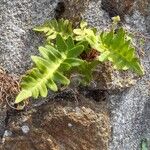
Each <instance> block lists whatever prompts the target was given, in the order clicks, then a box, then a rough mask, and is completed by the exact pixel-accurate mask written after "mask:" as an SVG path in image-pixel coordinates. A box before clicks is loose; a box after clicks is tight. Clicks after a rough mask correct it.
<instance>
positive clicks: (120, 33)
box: [15, 18, 144, 103]
mask: <svg viewBox="0 0 150 150" xmlns="http://www.w3.org/2000/svg"><path fill="white" fill-rule="evenodd" d="M118 21H119V18H114V21H113V26H115V25H116V24H117V22H118ZM34 30H35V31H38V32H43V33H44V34H45V36H46V38H47V41H48V42H47V44H46V45H45V46H43V47H42V46H41V47H39V52H40V54H41V56H32V57H31V58H32V60H33V62H34V63H35V68H33V69H31V70H30V71H28V72H27V74H26V75H25V76H24V77H23V78H22V82H21V92H20V93H19V95H18V96H17V98H16V101H15V102H16V103H19V102H21V101H23V100H25V99H27V98H29V97H34V98H38V97H39V96H42V97H46V96H47V93H48V89H51V90H52V91H57V90H58V86H57V85H58V83H60V84H62V85H68V84H69V83H70V80H69V79H68V78H67V77H66V76H65V75H66V74H69V73H71V71H73V70H74V69H76V70H77V71H78V72H79V73H80V74H81V75H82V77H83V83H84V84H87V83H89V82H90V81H91V79H92V71H93V68H94V67H96V66H97V64H99V63H101V62H104V61H111V62H112V63H113V65H114V67H115V68H116V69H122V70H127V69H130V70H133V71H134V72H136V73H138V74H139V75H142V74H144V71H143V68H142V66H141V65H140V62H139V60H138V59H137V57H136V55H135V48H134V46H133V45H132V42H131V40H129V38H128V37H127V34H126V32H125V30H124V29H123V28H120V29H118V30H117V31H116V32H114V29H111V30H110V31H109V32H108V31H105V32H101V33H99V32H97V30H96V29H95V28H88V27H87V23H86V22H83V21H82V22H81V24H80V28H77V29H74V30H73V29H72V24H71V23H70V22H69V21H68V20H63V19H61V20H58V21H56V20H52V21H49V22H46V23H44V24H43V25H42V26H38V27H36V28H34ZM91 49H94V50H96V53H95V54H94V57H91V58H92V59H90V60H88V59H85V60H82V59H81V58H82V55H81V54H84V53H85V54H92V51H91ZM83 51H84V53H83ZM90 52H91V53H90ZM95 56H96V57H95Z"/></svg>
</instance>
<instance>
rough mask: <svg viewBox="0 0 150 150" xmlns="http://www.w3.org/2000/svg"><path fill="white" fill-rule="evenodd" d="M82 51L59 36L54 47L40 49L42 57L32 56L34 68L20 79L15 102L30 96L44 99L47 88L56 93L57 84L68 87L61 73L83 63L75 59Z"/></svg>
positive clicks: (70, 39) (81, 48) (48, 46)
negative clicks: (18, 91)
mask: <svg viewBox="0 0 150 150" xmlns="http://www.w3.org/2000/svg"><path fill="white" fill-rule="evenodd" d="M68 41H69V42H68ZM83 49H84V46H83V45H75V44H74V42H73V39H72V38H71V37H69V38H68V39H67V40H63V38H62V36H61V35H59V34H58V35H57V37H56V46H55V47H53V46H51V45H46V46H44V47H40V48H39V51H40V54H41V55H42V56H41V57H39V56H32V60H33V62H34V63H35V65H36V67H35V68H34V69H32V70H31V71H29V72H28V73H27V75H26V76H25V77H23V78H22V82H21V88H22V89H21V92H20V93H19V95H18V96H17V98H16V101H15V102H16V103H19V102H21V101H23V100H24V99H27V98H29V97H31V96H33V97H34V98H38V97H39V96H42V97H46V96H47V93H48V90H47V89H48V88H49V89H51V90H52V91H57V89H58V88H57V85H56V83H57V82H59V83H61V84H63V85H68V84H69V83H70V81H69V79H68V78H67V77H66V76H64V74H63V73H64V71H66V70H69V69H70V68H71V67H74V66H79V65H81V64H82V63H83V60H80V59H79V58H77V57H78V56H79V55H80V54H81V53H82V51H83Z"/></svg>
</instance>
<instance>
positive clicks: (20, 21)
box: [0, 0, 150, 150]
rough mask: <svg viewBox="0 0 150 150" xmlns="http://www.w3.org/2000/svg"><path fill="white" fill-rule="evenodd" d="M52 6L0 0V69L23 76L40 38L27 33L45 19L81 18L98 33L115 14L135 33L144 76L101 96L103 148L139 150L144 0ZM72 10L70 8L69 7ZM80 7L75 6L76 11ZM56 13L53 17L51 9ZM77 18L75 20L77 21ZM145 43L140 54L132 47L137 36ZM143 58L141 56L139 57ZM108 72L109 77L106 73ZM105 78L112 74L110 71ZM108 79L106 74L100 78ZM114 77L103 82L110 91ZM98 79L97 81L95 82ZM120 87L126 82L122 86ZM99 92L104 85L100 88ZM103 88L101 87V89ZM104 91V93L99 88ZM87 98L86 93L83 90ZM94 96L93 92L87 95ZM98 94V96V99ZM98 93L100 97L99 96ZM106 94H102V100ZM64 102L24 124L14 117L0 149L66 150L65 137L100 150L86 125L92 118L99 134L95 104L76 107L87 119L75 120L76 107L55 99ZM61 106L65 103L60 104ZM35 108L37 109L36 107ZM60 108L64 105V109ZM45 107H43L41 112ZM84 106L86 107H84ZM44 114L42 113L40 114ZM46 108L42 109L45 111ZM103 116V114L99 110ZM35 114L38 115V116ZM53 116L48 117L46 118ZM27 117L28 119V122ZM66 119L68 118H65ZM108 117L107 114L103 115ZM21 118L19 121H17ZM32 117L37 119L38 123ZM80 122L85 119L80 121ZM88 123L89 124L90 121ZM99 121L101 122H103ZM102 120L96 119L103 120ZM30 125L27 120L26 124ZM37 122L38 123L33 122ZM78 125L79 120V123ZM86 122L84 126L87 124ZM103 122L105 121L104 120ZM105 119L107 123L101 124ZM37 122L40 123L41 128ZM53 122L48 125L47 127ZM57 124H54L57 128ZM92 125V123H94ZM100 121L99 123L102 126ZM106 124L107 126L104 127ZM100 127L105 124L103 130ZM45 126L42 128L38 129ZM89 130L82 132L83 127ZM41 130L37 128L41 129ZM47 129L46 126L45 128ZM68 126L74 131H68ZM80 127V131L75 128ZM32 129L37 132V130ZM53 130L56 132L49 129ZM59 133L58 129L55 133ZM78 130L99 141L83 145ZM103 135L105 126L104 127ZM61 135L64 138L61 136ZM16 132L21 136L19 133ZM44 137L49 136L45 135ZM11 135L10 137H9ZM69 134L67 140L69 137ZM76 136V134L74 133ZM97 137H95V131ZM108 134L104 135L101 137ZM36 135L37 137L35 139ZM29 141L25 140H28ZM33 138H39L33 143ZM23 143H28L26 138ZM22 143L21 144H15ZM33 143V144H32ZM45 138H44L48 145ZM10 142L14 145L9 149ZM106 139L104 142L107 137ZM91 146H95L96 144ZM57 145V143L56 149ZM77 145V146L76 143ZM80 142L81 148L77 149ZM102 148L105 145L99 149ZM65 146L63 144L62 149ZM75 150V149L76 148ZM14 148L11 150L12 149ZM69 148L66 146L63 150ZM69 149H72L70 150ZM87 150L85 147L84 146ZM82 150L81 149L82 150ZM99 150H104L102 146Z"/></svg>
mask: <svg viewBox="0 0 150 150" xmlns="http://www.w3.org/2000/svg"><path fill="white" fill-rule="evenodd" d="M57 3H58V1H57V0H41V1H39V0H35V1H31V0H22V1H19V0H13V1H9V0H1V1H0V35H1V37H0V65H2V66H3V67H5V68H6V69H7V70H8V71H9V72H10V73H16V74H22V73H23V72H25V70H26V69H27V68H30V66H31V61H30V55H31V54H35V53H37V47H38V45H40V43H41V42H42V38H39V37H40V36H38V35H36V34H35V33H34V32H32V28H33V27H34V26H35V25H37V24H41V23H43V22H44V21H45V20H47V19H51V18H53V17H54V16H55V17H57V18H59V17H63V16H64V17H66V18H71V19H73V21H74V22H75V24H76V22H77V21H78V20H80V19H81V18H84V19H85V20H87V21H88V23H89V24H90V25H91V26H94V27H97V28H99V29H107V28H108V27H109V26H110V22H111V19H110V18H111V17H112V16H114V15H118V14H119V15H120V16H121V19H122V25H123V26H125V27H126V28H127V29H128V30H129V31H132V32H135V34H136V40H135V43H136V45H137V47H138V50H137V52H138V53H139V54H142V56H140V57H141V61H142V64H143V65H144V68H145V70H146V74H145V76H144V77H142V78H141V79H139V80H138V81H137V83H136V84H135V85H134V86H132V87H130V88H128V89H126V90H124V91H122V92H118V93H113V92H111V93H109V94H108V95H107V102H108V103H107V105H109V107H110V110H111V126H112V139H111V141H110V144H109V149H110V150H129V149H130V150H138V149H139V148H140V142H141V140H142V139H143V138H150V118H149V116H150V111H149V110H150V103H149V102H150V95H149V93H150V90H149V87H150V76H149V74H150V40H149V39H150V38H149V37H150V2H149V0H142V1H141V0H102V1H101V0H84V1H80V0H78V1H77V0H71V1H69V0H66V1H65V0H64V1H61V3H59V7H58V6H56V5H57ZM74 5H76V6H75V7H74ZM79 5H81V6H79ZM56 7H57V9H56V14H55V13H54V12H55V8H56ZM80 15H81V18H80ZM141 36H142V37H144V38H146V42H145V46H144V51H141V49H143V48H142V47H141V46H140V45H138V43H140V40H139V38H140V37H141ZM144 53H145V54H144ZM108 73H109V72H108ZM110 73H114V72H111V71H110ZM104 75H109V74H104ZM113 77H114V78H112V76H111V77H110V78H108V79H110V80H106V82H111V84H110V86H113V87H114V89H116V87H117V86H118V85H119V84H120V83H119V84H118V81H117V80H116V79H117V78H118V79H119V81H120V80H121V81H122V82H124V81H123V80H124V78H123V77H122V75H121V74H120V73H119V74H117V73H114V76H113ZM98 78H100V76H98V77H97V78H96V79H98ZM100 83H102V84H103V82H101V81H100V82H99V84H98V85H97V88H100V89H101V88H102V87H101V84H100ZM125 84H126V81H125ZM123 85H124V83H123ZM103 87H104V86H103ZM102 89H103V88H102ZM103 90H104V89H103ZM83 92H85V93H87V91H83ZM93 93H94V94H96V92H95V91H94V92H93ZM93 93H90V94H89V95H92V97H93V96H94V94H93ZM99 93H100V92H99V91H98V94H99ZM100 94H101V93H100ZM105 96H106V95H105V94H104V97H105ZM61 98H62V99H64V102H62V103H64V104H63V105H61V104H62V103H60V101H59V102H57V103H55V102H52V103H50V104H48V105H47V106H41V108H40V109H39V111H37V113H31V116H30V114H28V115H25V118H21V120H28V121H27V122H25V123H26V124H24V121H21V122H19V120H18V119H19V118H20V116H16V117H14V118H11V119H12V121H11V123H10V127H9V128H8V129H13V131H14V132H13V136H12V137H8V138H6V139H3V140H6V142H5V143H4V144H3V146H2V148H3V149H8V150H10V149H11V148H12V147H10V145H12V144H13V145H14V149H17V148H21V146H23V147H25V148H27V149H38V148H37V147H34V146H35V144H33V143H34V142H35V143H36V144H37V146H38V147H40V148H41V150H43V149H44V148H47V146H48V148H49V149H65V148H64V147H66V145H67V144H68V143H67V142H66V141H67V140H66V138H64V137H65V136H66V137H67V139H68V138H70V139H71V140H70V143H69V144H70V145H69V146H74V145H75V143H74V141H75V140H74V138H77V139H80V140H81V142H80V144H79V141H77V143H78V146H79V147H78V148H79V149H80V148H81V147H83V148H84V145H86V146H91V147H90V148H91V149H92V148H93V145H94V146H95V147H94V148H95V149H96V150H97V149H98V150H100V148H101V147H99V146H100V145H98V144H99V143H101V141H102V140H101V139H102V137H103V136H99V135H98V134H96V133H95V130H94V131H93V130H91V128H90V127H91V126H92V125H91V126H90V125H89V124H92V119H93V120H94V118H96V121H95V122H94V123H95V126H94V127H95V129H97V130H98V131H101V129H102V128H98V127H101V124H99V121H98V120H99V119H100V118H99V114H103V113H101V112H99V111H100V110H101V106H103V105H100V104H97V103H94V105H93V106H94V107H96V110H95V109H94V108H93V107H92V108H91V106H92V104H91V103H92V102H91V103H90V101H88V103H90V104H89V106H87V105H86V106H87V107H85V106H84V107H85V108H86V109H85V112H83V108H82V107H77V109H76V111H77V112H80V111H81V112H82V115H85V116H87V117H86V118H85V117H81V118H78V117H77V116H78V113H77V114H76V113H75V111H73V109H75V107H76V105H75V104H73V103H72V102H69V104H68V101H67V97H63V96H62V97H61ZM96 98H97V96H96V95H95V100H96V101H98V100H97V99H96ZM66 103H67V104H66ZM37 105H38V104H37ZM52 105H54V106H55V109H54V108H53V107H52ZM64 105H65V106H64ZM47 107H48V108H47ZM67 107H69V109H71V111H69V112H68V108H67ZM89 107H90V108H89ZM63 108H64V109H65V110H66V109H67V110H66V111H67V114H64V112H63V113H62V109H63ZM44 109H45V111H44ZM47 109H48V110H47ZM89 110H90V112H91V115H92V117H93V118H92V117H91V118H89V117H90V115H87V111H89ZM43 111H44V112H45V113H44V114H45V116H48V117H47V118H44V116H43V115H44V114H43ZM46 111H47V112H48V113H49V114H50V116H49V115H48V114H47V113H46ZM56 112H59V114H61V116H60V117H59V118H58V115H57V113H56ZM104 112H106V111H104ZM5 113H6V112H4V113H3V115H1V116H0V118H2V119H1V120H5V117H3V116H4V115H5ZM38 114H39V116H38ZM52 114H53V115H52ZM28 116H29V119H28ZM51 116H55V117H54V118H53V117H52V118H50V117H51ZM70 116H71V118H70ZM106 116H107V118H108V115H106ZM22 117H23V116H22ZM38 117H39V118H40V120H38ZM15 118H16V124H17V123H18V124H19V125H16V129H15V128H13V127H12V126H11V125H12V124H13V119H14V120H15ZM84 119H85V120H86V121H85V122H86V123H85V122H84ZM90 119H91V120H90ZM103 119H104V118H103ZM103 119H102V120H103ZM32 120H33V121H32ZM37 120H38V122H37ZM81 120H82V121H81ZM88 120H90V121H88ZM104 120H105V119H104ZM106 120H109V119H106ZM42 121H43V123H45V124H42ZM51 122H54V125H55V126H54V125H53V124H50V125H49V124H47V123H51ZM57 122H58V124H57ZM97 122H98V123H97ZM104 122H105V121H104ZM106 122H107V121H106ZM62 123H63V124H64V125H65V126H63V129H62V126H61V124H62ZM106 124H107V123H106ZM106 124H105V125H106ZM23 125H27V126H29V129H30V130H29V133H30V134H29V135H28V134H27V135H26V134H23V133H22V132H21V126H23ZM44 125H45V126H44ZM86 125H87V126H88V125H89V127H88V128H87V126H86ZM41 126H42V129H41ZM47 126H50V130H49V128H47ZM74 126H76V127H77V128H76V129H74ZM80 127H81V128H80ZM37 129H38V130H37ZM55 129H57V130H55ZM59 129H62V130H63V132H62V131H60V130H59ZM80 129H82V132H81V133H83V134H85V135H87V136H88V135H89V134H90V131H91V132H92V134H91V135H93V136H94V137H92V140H93V139H94V138H96V140H99V141H98V142H99V143H94V142H95V141H94V140H93V141H91V139H90V138H89V139H88V140H89V141H90V142H89V143H88V144H87V143H86V141H87V139H85V138H87V137H86V136H84V137H83V136H81V135H80V134H75V133H77V130H80ZM107 129H108V130H109V127H107ZM64 131H67V134H65V133H66V132H64ZM20 132H21V133H20ZM49 132H52V134H50V133H49ZM59 132H61V133H62V134H64V136H63V137H62V136H59V134H58V133H59ZM86 132H87V133H88V134H86ZM15 133H16V134H15ZM70 133H74V134H72V135H73V136H71V137H70V136H69V135H70ZM78 133H79V132H78ZM97 133H98V132H97ZM107 133H108V132H107ZM36 135H38V136H37V137H36ZM42 135H44V136H42ZM29 137H30V138H29ZM38 137H42V138H41V140H40V141H39V138H38ZM27 138H29V139H27ZM21 139H23V140H21ZM33 139H35V140H33ZM47 139H50V140H49V141H48V142H46V143H45V141H47ZM15 140H16V141H17V140H18V141H19V142H17V143H16V144H15ZM107 140H108V138H107ZM96 142H97V141H96ZM60 143H61V144H60ZM81 143H82V144H81ZM83 143H84V144H83ZM104 143H105V144H104ZM104 143H103V144H104V145H107V142H104ZM67 146H68V145H67ZM80 146H81V147H80ZM16 147H17V148H16ZM69 148H70V147H69ZM71 148H72V147H71ZM88 148H89V147H88ZM88 148H87V147H86V149H87V150H88ZM104 148H106V147H105V146H104ZM95 149H93V150H95ZM69 150H70V149H69Z"/></svg>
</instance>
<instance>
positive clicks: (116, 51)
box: [73, 23, 144, 75]
mask: <svg viewBox="0 0 150 150" xmlns="http://www.w3.org/2000/svg"><path fill="white" fill-rule="evenodd" d="M86 27H87V24H85V25H83V23H81V25H80V29H74V30H73V31H74V33H75V34H76V35H77V36H76V40H77V41H88V43H89V44H90V45H91V47H92V48H94V49H96V50H97V51H99V52H100V53H101V55H100V56H98V57H97V59H98V60H99V61H101V62H104V61H106V60H109V61H111V62H112V63H113V64H114V68H116V69H122V70H127V69H130V70H133V71H134V72H136V73H137V74H139V75H143V74H144V71H143V68H142V67H141V65H140V62H139V60H138V58H137V57H136V56H135V48H134V47H133V45H132V43H131V40H128V39H127V35H126V32H125V30H124V29H123V28H120V29H118V31H117V32H116V33H115V32H114V30H113V29H112V30H111V31H109V32H106V31H105V32H102V33H101V34H99V33H97V32H96V31H95V29H90V28H88V29H87V28H86Z"/></svg>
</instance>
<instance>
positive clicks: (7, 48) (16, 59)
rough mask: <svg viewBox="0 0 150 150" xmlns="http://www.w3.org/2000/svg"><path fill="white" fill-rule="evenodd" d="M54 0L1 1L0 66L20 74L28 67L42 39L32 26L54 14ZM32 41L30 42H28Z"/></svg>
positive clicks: (55, 2) (55, 3)
mask: <svg viewBox="0 0 150 150" xmlns="http://www.w3.org/2000/svg"><path fill="white" fill-rule="evenodd" d="M56 5H57V0H55V1H53V0H42V1H40V0H35V1H32V0H22V1H20V0H14V1H9V0H1V1H0V35H1V37H0V65H1V66H3V67H4V68H6V69H7V70H8V71H9V72H10V73H17V74H22V73H23V72H24V71H25V70H26V69H27V68H29V67H30V66H31V59H30V56H31V55H32V54H35V53H37V46H38V45H39V43H40V42H41V39H39V38H38V36H37V35H36V34H35V33H34V32H33V31H32V28H33V27H34V26H36V25H38V24H41V23H43V22H44V21H45V20H47V19H51V18H53V17H54V10H55V7H56ZM31 43H32V44H31Z"/></svg>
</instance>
